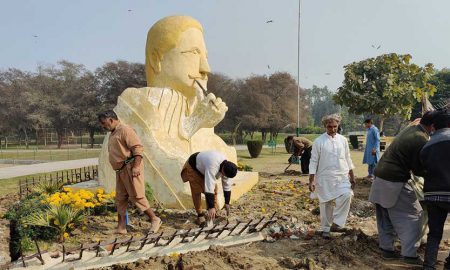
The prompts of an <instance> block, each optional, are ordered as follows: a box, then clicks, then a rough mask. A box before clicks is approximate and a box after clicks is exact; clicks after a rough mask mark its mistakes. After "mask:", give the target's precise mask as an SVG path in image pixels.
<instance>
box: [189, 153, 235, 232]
mask: <svg viewBox="0 0 450 270" xmlns="http://www.w3.org/2000/svg"><path fill="white" fill-rule="evenodd" d="M236 174H237V166H236V164H234V163H233V162H230V161H228V160H226V157H225V156H224V155H223V154H222V153H220V152H218V151H203V152H197V153H194V154H192V155H191V156H190V157H189V159H188V160H187V161H186V163H185V164H184V167H183V169H182V170H181V178H182V179H183V182H188V181H189V184H190V186H191V193H192V201H193V203H194V207H195V211H197V224H198V225H204V224H205V221H206V220H205V214H204V213H203V210H202V200H201V195H202V193H204V194H205V199H206V206H207V209H208V217H209V219H210V220H214V218H215V217H216V211H217V210H218V205H217V184H216V180H218V179H219V178H222V187H223V195H224V197H225V210H226V212H227V215H229V212H230V198H231V179H230V178H233V177H235V176H236Z"/></svg>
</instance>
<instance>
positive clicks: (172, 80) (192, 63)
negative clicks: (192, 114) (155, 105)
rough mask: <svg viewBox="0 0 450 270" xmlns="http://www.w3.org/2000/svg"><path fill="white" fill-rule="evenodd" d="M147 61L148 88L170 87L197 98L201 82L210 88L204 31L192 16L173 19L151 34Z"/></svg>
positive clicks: (161, 23) (153, 29)
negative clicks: (197, 87)
mask: <svg viewBox="0 0 450 270" xmlns="http://www.w3.org/2000/svg"><path fill="white" fill-rule="evenodd" d="M145 54H146V57H145V72H146V76H147V85H148V86H150V87H168V88H172V89H174V90H177V91H180V92H181V93H182V94H183V95H185V96H186V97H188V98H192V97H195V94H196V90H195V89H196V85H195V82H194V79H197V80H198V81H199V82H200V83H202V85H206V82H207V80H208V73H209V72H210V68H209V65H208V60H207V52H206V46H205V41H204V40H203V28H202V26H201V24H200V23H199V22H198V21H196V20H195V19H193V18H191V17H188V16H170V17H166V18H163V19H161V20H159V21H158V22H156V23H155V24H154V25H153V26H152V27H151V28H150V30H149V31H148V34H147V45H146V52H145Z"/></svg>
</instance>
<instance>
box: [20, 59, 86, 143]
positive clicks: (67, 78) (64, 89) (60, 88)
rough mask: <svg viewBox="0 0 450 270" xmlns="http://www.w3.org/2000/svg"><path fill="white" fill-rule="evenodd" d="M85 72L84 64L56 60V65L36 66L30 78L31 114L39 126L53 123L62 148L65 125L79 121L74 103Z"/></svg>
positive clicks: (80, 91) (70, 126) (75, 124)
mask: <svg viewBox="0 0 450 270" xmlns="http://www.w3.org/2000/svg"><path fill="white" fill-rule="evenodd" d="M86 73H87V70H86V69H85V67H84V66H83V65H80V64H74V63H70V62H68V61H59V62H58V65H57V66H39V67H38V72H37V74H36V75H35V76H34V77H33V79H32V82H31V83H32V84H31V85H32V87H33V89H34V90H33V92H31V93H30V97H29V100H30V104H31V106H33V107H34V108H35V110H33V112H32V113H31V114H30V117H31V118H33V119H39V125H40V127H52V128H54V129H55V130H56V134H57V136H58V148H61V145H62V143H63V138H64V135H65V133H66V131H67V128H74V127H76V126H77V124H78V123H80V119H79V116H80V115H79V114H78V113H77V112H78V111H77V108H76V106H75V104H76V101H77V100H78V99H80V97H81V96H82V95H83V91H82V88H83V86H82V83H81V78H82V77H83V76H84V75H85V74H86Z"/></svg>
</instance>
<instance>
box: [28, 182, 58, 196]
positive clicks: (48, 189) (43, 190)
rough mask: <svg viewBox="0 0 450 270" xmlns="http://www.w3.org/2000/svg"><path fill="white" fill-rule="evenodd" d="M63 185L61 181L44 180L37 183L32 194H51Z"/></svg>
mask: <svg viewBox="0 0 450 270" xmlns="http://www.w3.org/2000/svg"><path fill="white" fill-rule="evenodd" d="M63 185H64V183H63V182H62V181H52V180H49V179H45V180H42V181H40V182H39V183H37V184H36V185H35V186H34V187H33V192H35V193H38V194H47V195H50V194H53V193H55V192H57V191H59V190H61V188H62V187H63Z"/></svg>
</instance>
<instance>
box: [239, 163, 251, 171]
mask: <svg viewBox="0 0 450 270" xmlns="http://www.w3.org/2000/svg"><path fill="white" fill-rule="evenodd" d="M237 167H238V170H239V171H244V172H251V171H253V167H252V166H250V165H247V164H244V163H241V162H239V161H238V164H237Z"/></svg>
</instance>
